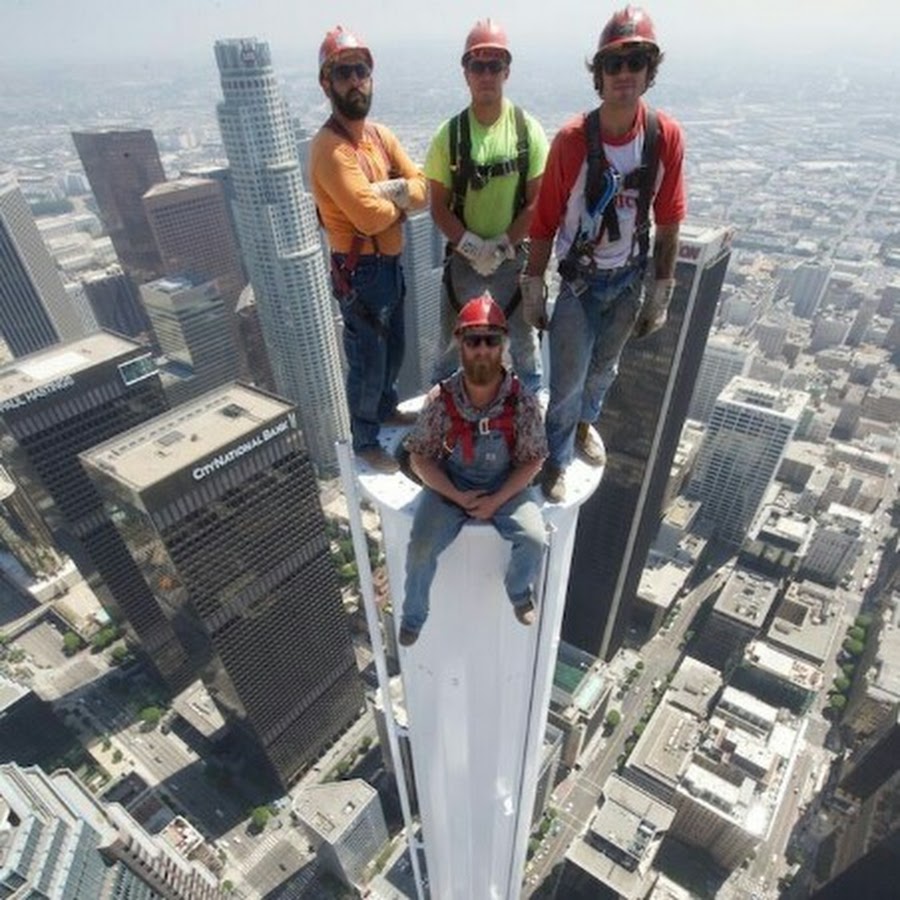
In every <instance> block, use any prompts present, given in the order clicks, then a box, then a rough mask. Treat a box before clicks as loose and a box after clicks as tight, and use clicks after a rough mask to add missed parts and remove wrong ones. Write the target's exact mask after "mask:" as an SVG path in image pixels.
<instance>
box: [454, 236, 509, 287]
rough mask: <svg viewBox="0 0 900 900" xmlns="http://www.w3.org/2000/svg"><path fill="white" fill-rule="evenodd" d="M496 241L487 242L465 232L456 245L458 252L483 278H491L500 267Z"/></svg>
mask: <svg viewBox="0 0 900 900" xmlns="http://www.w3.org/2000/svg"><path fill="white" fill-rule="evenodd" d="M495 251H496V244H495V243H494V241H486V240H484V238H480V237H478V235H477V234H473V233H472V232H471V231H465V232H463V236H462V237H461V238H460V239H459V243H458V244H457V245H456V252H457V253H458V254H459V255H460V256H462V257H464V258H465V259H466V260H467V261H468V263H469V265H470V266H471V267H472V268H473V269H474V270H475V271H476V272H477V273H478V274H479V275H480V276H481V277H482V278H490V277H491V275H493V274H494V272H496V271H497V266H499V265H500V258H499V256H498V254H497V253H496V252H495Z"/></svg>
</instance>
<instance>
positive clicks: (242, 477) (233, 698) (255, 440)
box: [82, 385, 363, 784]
mask: <svg viewBox="0 0 900 900" xmlns="http://www.w3.org/2000/svg"><path fill="white" fill-rule="evenodd" d="M82 461H83V462H84V465H85V467H86V469H87V470H88V472H89V474H90V477H91V479H92V481H93V482H94V484H96V486H97V488H98V490H99V491H100V493H101V494H102V495H103V497H104V499H105V500H106V503H107V509H108V511H109V512H110V514H111V515H112V518H113V519H114V520H115V522H116V525H117V527H118V528H119V530H120V532H121V534H122V537H123V539H124V540H125V542H126V543H127V544H128V549H129V550H130V552H131V554H132V556H133V557H134V559H135V560H136V561H137V563H138V565H139V566H140V570H141V574H142V576H143V581H144V582H145V583H146V586H147V587H148V588H149V590H151V591H152V592H153V594H154V596H155V597H156V599H157V601H158V603H159V605H160V606H161V607H162V608H164V609H166V610H167V611H168V612H169V614H170V615H171V616H172V617H173V619H174V620H177V621H178V622H179V625H180V627H181V629H182V631H181V633H182V634H183V635H184V641H185V645H186V646H187V647H188V650H189V653H190V657H191V659H192V660H195V661H196V662H197V664H198V667H199V668H200V669H201V676H202V677H203V678H204V680H205V681H206V682H207V687H208V688H209V692H210V694H211V695H212V696H213V698H214V699H215V701H216V703H217V704H218V705H219V706H220V708H221V709H222V712H223V714H224V715H225V716H226V718H227V719H229V720H230V721H231V722H232V723H234V724H235V725H236V726H237V728H238V733H239V734H242V735H243V736H244V737H245V739H246V746H248V747H249V748H252V749H253V750H255V751H257V752H258V753H259V754H261V757H262V759H263V760H264V761H265V760H267V761H268V763H269V764H270V766H271V769H272V770H273V771H274V773H276V774H277V777H278V779H279V780H280V781H281V782H282V783H283V784H289V783H290V782H292V781H293V780H295V779H296V778H297V777H298V776H299V775H300V774H301V773H302V772H303V771H304V769H305V768H306V767H308V766H309V765H310V763H311V762H312V761H313V760H314V759H315V758H316V757H317V756H318V755H319V754H320V753H321V751H322V750H324V749H325V748H326V747H327V746H328V745H329V744H330V743H331V742H332V741H333V740H334V738H335V737H336V736H337V735H338V734H340V733H341V732H342V731H343V730H344V729H345V728H346V727H347V726H348V725H349V724H350V723H351V722H352V721H353V720H354V719H355V718H356V717H357V715H358V714H359V711H360V708H361V706H362V703H363V696H362V687H361V682H360V680H359V677H358V675H357V670H356V661H355V657H354V654H353V647H352V644H351V642H350V635H349V631H348V626H347V621H346V618H345V615H344V610H343V607H342V605H341V600H340V590H339V586H338V581H337V574H336V572H335V567H334V563H333V561H332V559H331V554H330V549H329V543H328V538H327V536H326V534H325V527H324V526H325V523H324V518H323V515H322V509H321V506H320V505H319V499H318V488H317V484H316V480H315V477H314V474H313V468H312V465H311V464H310V461H309V457H308V455H307V453H306V451H305V450H304V448H303V443H302V441H301V440H300V435H299V434H298V432H297V430H296V426H295V413H294V408H293V406H292V405H291V404H289V403H287V402H285V401H283V400H280V399H278V398H276V397H273V396H271V395H269V394H265V393H263V392H261V391H258V390H255V389H253V388H249V387H245V386H242V385H231V386H229V387H226V388H221V389H219V390H217V391H213V392H211V393H209V394H205V395H204V396H203V397H200V398H198V399H197V400H194V401H191V402H190V403H187V404H185V405H183V406H180V407H178V408H177V409H174V410H171V411H170V412H168V413H166V414H164V415H162V416H159V417H158V418H156V419H153V420H152V421H149V422H145V423H144V424H142V425H139V426H138V427H136V428H134V429H132V430H131V431H129V432H127V433H125V434H122V435H119V436H118V437H116V438H114V439H113V440H110V441H108V442H106V443H105V444H103V445H101V446H99V447H94V448H93V449H92V450H89V451H87V452H85V453H83V454H82ZM260 771H265V765H263V768H262V769H260Z"/></svg>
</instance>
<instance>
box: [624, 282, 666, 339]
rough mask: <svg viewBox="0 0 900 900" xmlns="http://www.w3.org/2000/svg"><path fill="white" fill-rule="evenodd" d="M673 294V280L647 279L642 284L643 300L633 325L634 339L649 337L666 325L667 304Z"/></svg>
mask: <svg viewBox="0 0 900 900" xmlns="http://www.w3.org/2000/svg"><path fill="white" fill-rule="evenodd" d="M674 292H675V279H674V278H648V279H647V280H646V281H645V282H644V299H643V303H642V304H641V311H640V313H639V314H638V318H637V322H635V324H634V331H633V332H632V334H633V336H634V337H636V338H645V337H649V336H650V335H651V334H653V332H655V331H659V329H660V328H662V327H663V325H665V324H666V319H667V318H668V314H669V302H670V301H671V299H672V294H673V293H674Z"/></svg>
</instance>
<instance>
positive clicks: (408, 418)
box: [381, 407, 419, 428]
mask: <svg viewBox="0 0 900 900" xmlns="http://www.w3.org/2000/svg"><path fill="white" fill-rule="evenodd" d="M418 418H419V414H418V413H414V412H403V410H402V409H397V408H396V407H394V411H393V412H392V413H391V414H390V415H389V416H388V417H387V418H386V419H385V420H384V421H383V422H382V423H381V424H382V425H387V426H388V427H390V428H394V427H400V426H403V425H415V424H416V420H417V419H418Z"/></svg>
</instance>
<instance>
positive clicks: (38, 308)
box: [0, 177, 84, 356]
mask: <svg viewBox="0 0 900 900" xmlns="http://www.w3.org/2000/svg"><path fill="white" fill-rule="evenodd" d="M0 334H2V335H3V339H4V340H5V341H6V344H7V346H8V347H9V349H10V351H11V352H12V354H13V356H24V355H25V354H27V353H34V351H35V350H41V349H42V348H44V347H49V346H50V345H51V344H56V343H58V342H59V341H61V340H63V341H68V340H73V339H74V338H77V337H80V336H81V335H82V334H84V330H83V328H82V325H81V322H80V321H79V318H78V315H77V313H76V312H75V310H74V308H73V306H72V304H71V301H70V300H69V297H68V296H67V295H66V289H65V288H64V287H63V283H62V280H61V279H60V277H59V274H58V273H57V271H56V264H55V263H54V262H53V259H52V258H51V256H50V254H49V252H48V251H47V248H46V247H45V246H44V242H43V241H42V240H41V236H40V233H39V232H38V229H37V226H36V225H35V223H34V216H33V215H32V214H31V210H30V209H29V208H28V204H27V203H26V202H25V198H24V197H23V196H22V192H21V191H20V190H19V187H18V185H17V184H16V182H15V181H14V180H13V179H12V178H8V177H0Z"/></svg>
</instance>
